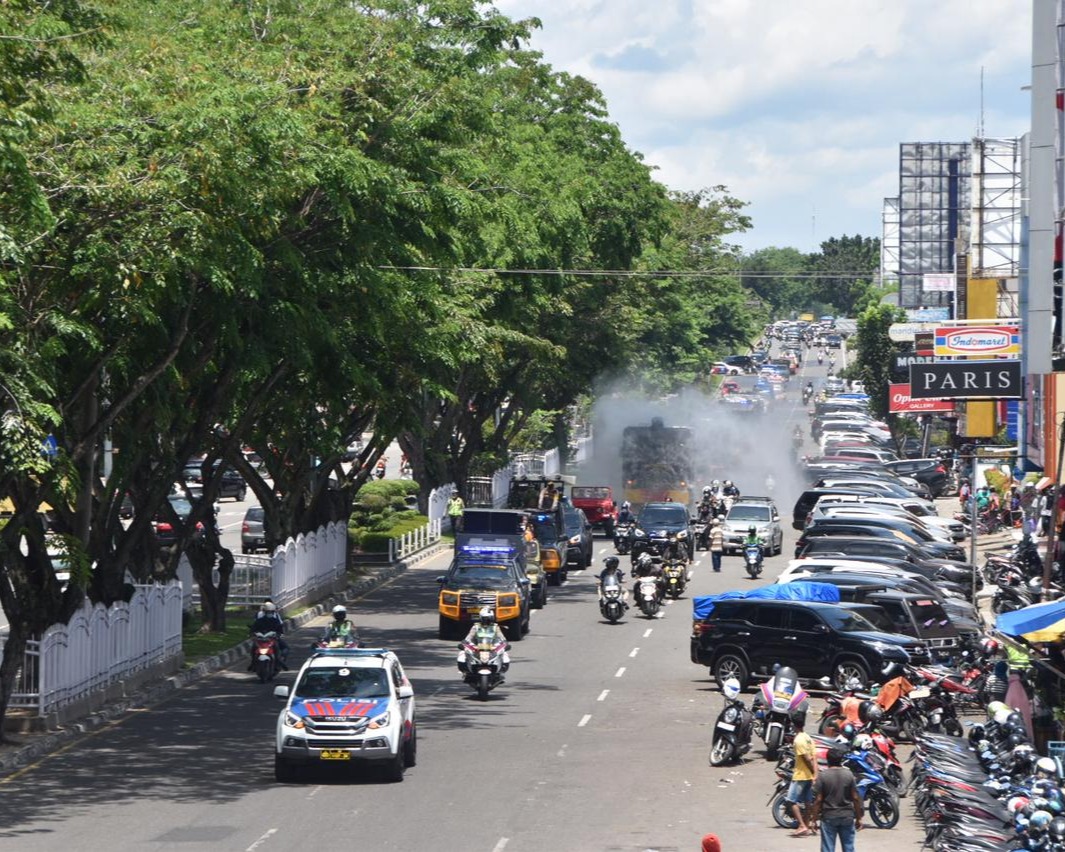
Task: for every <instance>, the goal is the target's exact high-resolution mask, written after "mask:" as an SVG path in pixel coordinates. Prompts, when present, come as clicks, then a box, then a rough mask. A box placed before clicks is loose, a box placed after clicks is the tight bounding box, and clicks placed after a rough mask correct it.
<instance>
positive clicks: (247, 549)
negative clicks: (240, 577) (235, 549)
mask: <svg viewBox="0 0 1065 852" xmlns="http://www.w3.org/2000/svg"><path fill="white" fill-rule="evenodd" d="M240 552H241V553H243V554H244V555H245V556H247V555H248V554H249V553H251V548H250V547H247V546H246V545H243V544H242V545H241V546H240Z"/></svg>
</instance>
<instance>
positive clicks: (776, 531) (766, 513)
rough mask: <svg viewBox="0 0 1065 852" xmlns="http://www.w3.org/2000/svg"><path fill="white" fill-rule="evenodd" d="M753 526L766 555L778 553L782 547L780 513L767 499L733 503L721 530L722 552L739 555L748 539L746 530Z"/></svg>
mask: <svg viewBox="0 0 1065 852" xmlns="http://www.w3.org/2000/svg"><path fill="white" fill-rule="evenodd" d="M752 526H753V527H754V528H755V531H756V533H757V535H758V538H759V539H760V540H761V541H762V543H763V544H764V545H765V555H766V556H775V555H776V554H778V553H780V550H781V548H782V547H783V546H784V530H783V528H782V527H781V526H780V513H779V512H778V511H777V507H776V504H775V503H774V502H773V501H772V500H770V499H768V498H766V497H740V498H738V499H737V500H736V502H735V503H733V504H732V508H731V509H729V511H728V514H727V515H726V516H725V523H724V525H723V529H722V532H723V533H724V536H725V553H738V552H741V551H742V550H743V542H744V540H745V539H746V538H747V530H748V529H750V528H751V527H752Z"/></svg>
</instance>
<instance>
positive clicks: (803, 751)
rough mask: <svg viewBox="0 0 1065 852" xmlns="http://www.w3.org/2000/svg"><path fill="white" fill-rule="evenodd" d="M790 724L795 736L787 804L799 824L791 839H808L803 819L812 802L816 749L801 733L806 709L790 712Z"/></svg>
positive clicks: (809, 830) (812, 742)
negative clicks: (793, 728)
mask: <svg viewBox="0 0 1065 852" xmlns="http://www.w3.org/2000/svg"><path fill="white" fill-rule="evenodd" d="M791 723H792V724H793V725H794V726H795V730H796V734H795V741H794V743H793V744H792V748H793V750H794V752H795V769H794V770H793V771H792V773H791V786H789V787H788V802H790V803H791V812H792V813H793V814H794V815H795V819H796V820H798V822H799V827H798V828H797V829H796V830H795V831H794V832H792V835H791V836H792V837H809V836H810V835H812V834H813V833H814V830H813V828H811V827H810V826H809V825H808V824H807V822H806V819H805V817H804V812H805V811H806V809H807V808H808V807H809V806H810V803H811V802H812V801H813V798H814V797H813V786H814V781H815V780H816V779H817V749H816V747H815V746H814V741H813V740H812V739H811V738H810V735H809V734H807V733H806V732H805V731H803V726H804V725H805V724H806V707H805V706H802V707H797V708H795V709H794V710H792V712H791Z"/></svg>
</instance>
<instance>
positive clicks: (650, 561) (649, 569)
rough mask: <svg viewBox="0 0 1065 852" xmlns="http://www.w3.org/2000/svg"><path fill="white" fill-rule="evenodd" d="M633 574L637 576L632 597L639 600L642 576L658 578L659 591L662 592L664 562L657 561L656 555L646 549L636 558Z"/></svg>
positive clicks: (633, 564)
mask: <svg viewBox="0 0 1065 852" xmlns="http://www.w3.org/2000/svg"><path fill="white" fill-rule="evenodd" d="M632 576H633V577H635V578H636V582H635V583H633V584H632V598H633V600H639V595H638V594H637V592H638V591H639V587H640V578H641V577H654V578H656V579H657V580H658V593H659V595H660V596H661V594H662V563H661V562H655V560H654V557H653V556H651V554H650V553H648V552H647V551H644V552H643V553H641V554H640V555H639V556H638V557H637V558H636V560H635V561H634V562H633V563H632Z"/></svg>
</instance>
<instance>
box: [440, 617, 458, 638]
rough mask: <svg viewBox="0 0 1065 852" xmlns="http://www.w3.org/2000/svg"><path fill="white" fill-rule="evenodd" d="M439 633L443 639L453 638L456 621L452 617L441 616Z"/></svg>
mask: <svg viewBox="0 0 1065 852" xmlns="http://www.w3.org/2000/svg"><path fill="white" fill-rule="evenodd" d="M439 635H440V638H441V639H453V638H454V637H455V622H453V621H452V620H451V619H450V618H444V616H440V630H439Z"/></svg>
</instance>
